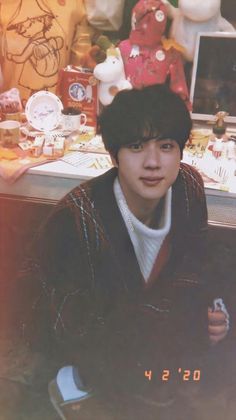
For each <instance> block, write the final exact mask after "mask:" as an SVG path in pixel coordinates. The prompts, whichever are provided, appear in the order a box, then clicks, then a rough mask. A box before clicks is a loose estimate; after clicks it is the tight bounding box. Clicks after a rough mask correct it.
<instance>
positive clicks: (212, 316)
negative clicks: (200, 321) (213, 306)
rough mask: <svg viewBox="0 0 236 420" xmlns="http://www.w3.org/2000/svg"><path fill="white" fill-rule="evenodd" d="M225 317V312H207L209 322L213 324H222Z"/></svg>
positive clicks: (224, 321)
mask: <svg viewBox="0 0 236 420" xmlns="http://www.w3.org/2000/svg"><path fill="white" fill-rule="evenodd" d="M226 319H227V317H226V315H225V313H224V312H222V311H218V312H208V321H209V324H214V325H218V324H223V323H226Z"/></svg>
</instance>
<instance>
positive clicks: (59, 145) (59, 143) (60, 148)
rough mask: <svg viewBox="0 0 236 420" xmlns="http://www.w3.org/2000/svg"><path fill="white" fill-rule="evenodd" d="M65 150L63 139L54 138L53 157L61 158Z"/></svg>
mask: <svg viewBox="0 0 236 420" xmlns="http://www.w3.org/2000/svg"><path fill="white" fill-rule="evenodd" d="M64 149H65V137H56V138H55V140H54V156H55V157H62V156H63V155H64Z"/></svg>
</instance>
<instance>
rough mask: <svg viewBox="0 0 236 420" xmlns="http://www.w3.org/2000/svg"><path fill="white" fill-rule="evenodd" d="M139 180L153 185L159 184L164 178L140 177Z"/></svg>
mask: <svg viewBox="0 0 236 420" xmlns="http://www.w3.org/2000/svg"><path fill="white" fill-rule="evenodd" d="M140 179H141V181H142V182H143V183H144V184H146V185H150V186H155V185H158V184H160V182H161V181H162V180H163V179H164V178H163V177H141V178H140Z"/></svg>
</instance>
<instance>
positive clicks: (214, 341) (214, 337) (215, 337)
mask: <svg viewBox="0 0 236 420" xmlns="http://www.w3.org/2000/svg"><path fill="white" fill-rule="evenodd" d="M226 334H227V333H225V334H220V335H210V336H209V340H210V343H211V344H213V345H215V344H217V343H218V342H219V341H221V340H223V339H224V338H225V336H226Z"/></svg>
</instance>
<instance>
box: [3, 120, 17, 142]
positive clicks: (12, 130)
mask: <svg viewBox="0 0 236 420" xmlns="http://www.w3.org/2000/svg"><path fill="white" fill-rule="evenodd" d="M19 139H20V123H19V122H18V121H13V120H6V121H2V122H0V143H1V144H2V145H3V146H6V147H12V146H15V145H16V144H18V142H19Z"/></svg>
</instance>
